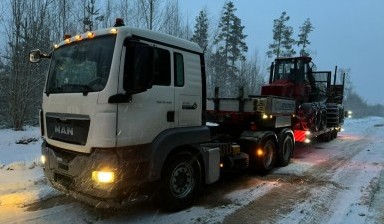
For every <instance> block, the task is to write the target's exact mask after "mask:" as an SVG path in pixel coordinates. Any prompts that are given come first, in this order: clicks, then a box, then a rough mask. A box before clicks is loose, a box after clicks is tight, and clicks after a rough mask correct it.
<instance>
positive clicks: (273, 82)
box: [261, 57, 345, 140]
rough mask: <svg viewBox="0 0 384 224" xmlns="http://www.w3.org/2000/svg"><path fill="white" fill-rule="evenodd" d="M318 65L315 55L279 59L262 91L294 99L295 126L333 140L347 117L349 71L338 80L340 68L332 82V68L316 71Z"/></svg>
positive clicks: (294, 127)
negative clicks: (346, 98)
mask: <svg viewBox="0 0 384 224" xmlns="http://www.w3.org/2000/svg"><path fill="white" fill-rule="evenodd" d="M314 67H315V66H314V64H313V62H312V58H311V57H291V58H277V59H275V61H274V62H273V63H272V65H271V69H270V79H269V84H268V85H265V86H263V87H262V90H261V95H273V96H281V97H286V98H291V99H294V100H295V101H296V113H295V118H294V119H293V120H292V128H293V129H294V130H298V131H310V132H311V133H312V134H313V135H315V137H317V136H321V137H325V140H331V139H332V138H333V137H336V136H337V132H338V131H339V130H340V125H341V124H342V123H343V119H344V110H343V106H342V101H343V92H344V79H345V75H344V76H343V78H342V84H336V81H337V79H336V72H337V68H336V69H335V75H334V82H333V84H332V83H331V82H332V80H331V79H332V77H331V72H330V71H321V72H319V71H314V70H315V69H314Z"/></svg>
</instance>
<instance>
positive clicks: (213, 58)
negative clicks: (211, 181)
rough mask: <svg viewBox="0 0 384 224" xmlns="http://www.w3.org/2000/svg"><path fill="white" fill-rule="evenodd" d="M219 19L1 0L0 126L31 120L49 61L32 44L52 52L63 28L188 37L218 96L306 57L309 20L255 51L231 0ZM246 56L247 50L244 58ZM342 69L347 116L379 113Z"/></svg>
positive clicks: (139, 8) (168, 8)
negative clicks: (290, 59)
mask: <svg viewBox="0 0 384 224" xmlns="http://www.w3.org/2000/svg"><path fill="white" fill-rule="evenodd" d="M219 10H220V18H217V21H219V22H218V24H216V23H214V22H212V16H211V15H209V14H208V12H207V10H206V9H205V8H202V9H201V11H200V13H199V14H198V15H192V16H194V20H193V21H188V20H187V19H186V18H188V17H186V16H185V15H183V13H182V10H181V8H180V5H179V2H178V1H177V0H110V1H102V0H60V1H58V0H32V1H31V0H2V1H1V2H0V31H1V37H2V38H3V39H2V41H1V44H0V49H1V51H0V128H12V129H14V130H22V129H23V127H24V126H25V125H38V123H39V119H38V118H39V109H40V107H41V98H42V94H43V89H44V83H45V79H46V74H47V69H48V66H49V62H48V61H45V62H43V63H39V64H38V65H36V64H30V63H29V62H28V54H29V52H30V51H31V50H33V49H37V48H38V49H41V50H42V51H45V52H50V51H52V50H53V46H54V44H55V43H58V42H61V41H62V40H63V37H64V35H65V34H71V35H76V34H79V33H84V32H86V31H90V30H96V29H101V28H106V27H111V26H113V24H114V23H115V18H123V19H124V21H125V25H127V26H131V27H138V28H144V29H150V30H155V31H159V32H163V33H166V34H169V35H173V36H176V37H180V38H183V39H187V40H191V41H194V42H196V43H197V44H199V45H200V47H201V48H202V49H204V53H205V60H206V72H207V91H208V96H212V94H213V89H214V87H216V86H218V87H220V89H221V92H220V95H221V96H237V95H238V89H239V88H240V87H242V88H244V92H245V94H246V95H251V94H252V95H257V94H259V93H260V88H261V85H263V84H264V83H265V82H267V79H268V78H267V77H268V74H269V65H270V63H271V62H272V61H273V59H274V58H275V57H279V56H297V55H309V56H310V54H309V53H308V52H309V51H308V49H309V47H310V44H311V42H310V34H311V32H313V31H314V30H315V27H316V24H314V25H312V23H311V20H310V18H308V19H307V20H305V21H303V24H302V26H300V27H295V29H298V30H299V32H298V33H299V34H298V36H297V37H295V36H293V33H294V32H293V29H294V28H293V27H291V26H290V25H289V19H290V16H289V15H288V13H287V12H282V13H281V15H280V16H279V17H278V18H276V19H275V20H274V21H273V27H271V33H270V36H271V42H270V43H260V44H265V45H268V46H269V51H268V52H261V53H263V54H262V55H264V56H262V57H259V56H257V54H256V52H255V53H249V52H248V46H247V42H246V37H247V34H246V33H244V28H245V27H244V26H243V25H242V22H241V18H240V17H239V16H238V15H237V9H236V6H235V5H234V4H233V2H231V1H225V2H223V7H222V8H221V9H219ZM249 55H253V56H249ZM338 72H339V73H345V74H346V88H345V96H344V97H345V99H344V102H345V108H346V109H348V110H352V111H353V112H354V117H365V116H384V106H383V105H380V104H377V105H369V104H368V103H367V102H366V100H364V99H363V98H362V97H361V96H359V94H358V93H356V92H355V91H354V87H353V83H351V81H350V80H351V79H350V74H351V70H350V69H349V68H339V70H338Z"/></svg>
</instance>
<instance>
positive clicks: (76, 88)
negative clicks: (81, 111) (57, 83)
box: [47, 84, 95, 96]
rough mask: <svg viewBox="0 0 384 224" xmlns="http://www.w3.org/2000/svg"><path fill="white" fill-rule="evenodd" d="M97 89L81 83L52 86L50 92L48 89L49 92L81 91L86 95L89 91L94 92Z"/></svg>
mask: <svg viewBox="0 0 384 224" xmlns="http://www.w3.org/2000/svg"><path fill="white" fill-rule="evenodd" d="M94 91H95V90H94V89H92V88H91V87H90V86H88V85H79V84H65V85H62V86H61V87H58V88H51V89H49V92H48V91H47V94H48V95H49V94H50V93H76V92H81V93H83V95H84V96H86V95H88V93H89V92H94Z"/></svg>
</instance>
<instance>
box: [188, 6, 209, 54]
mask: <svg viewBox="0 0 384 224" xmlns="http://www.w3.org/2000/svg"><path fill="white" fill-rule="evenodd" d="M191 41H193V42H195V43H197V44H198V45H199V46H200V47H201V48H202V49H206V48H207V46H208V18H207V13H206V11H204V10H201V11H200V13H199V16H198V17H196V24H195V31H194V33H193V37H192V38H191Z"/></svg>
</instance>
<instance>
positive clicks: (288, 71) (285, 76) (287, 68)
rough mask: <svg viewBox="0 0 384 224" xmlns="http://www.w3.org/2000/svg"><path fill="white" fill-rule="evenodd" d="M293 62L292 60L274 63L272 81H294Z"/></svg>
mask: <svg viewBox="0 0 384 224" xmlns="http://www.w3.org/2000/svg"><path fill="white" fill-rule="evenodd" d="M294 78H295V62H294V61H293V60H289V61H288V60H286V61H279V62H277V63H276V70H275V76H274V81H276V80H290V81H292V80H294Z"/></svg>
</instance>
